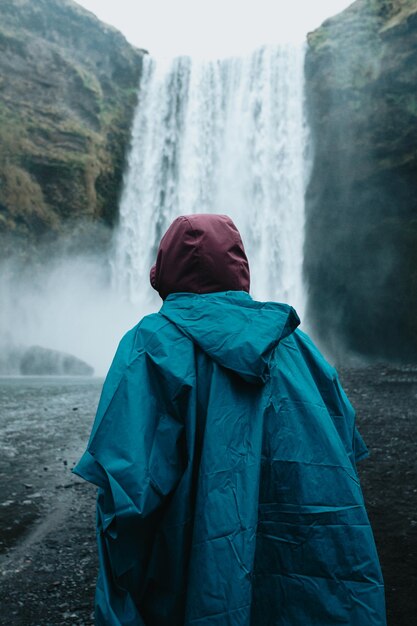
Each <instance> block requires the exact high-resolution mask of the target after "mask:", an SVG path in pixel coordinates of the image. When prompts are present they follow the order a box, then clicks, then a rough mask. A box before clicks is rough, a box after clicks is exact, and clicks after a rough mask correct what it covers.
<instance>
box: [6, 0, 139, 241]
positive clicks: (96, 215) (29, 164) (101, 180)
mask: <svg viewBox="0 0 417 626" xmlns="http://www.w3.org/2000/svg"><path fill="white" fill-rule="evenodd" d="M143 53H144V51H142V50H137V49H135V48H133V47H132V46H131V45H130V44H128V42H127V41H126V40H125V39H124V37H123V36H122V35H121V34H120V33H119V32H118V31H116V30H115V29H113V28H112V27H110V26H107V25H105V24H102V23H101V22H100V21H99V20H98V19H97V18H96V17H95V16H94V15H93V14H92V13H89V12H88V11H86V10H85V9H83V8H81V7H80V6H79V5H77V4H76V3H75V2H73V1H72V0H2V1H1V3H0V232H3V233H8V234H10V233H15V234H17V235H19V236H21V237H23V238H24V239H26V238H29V239H33V238H36V237H37V236H39V235H42V234H43V233H45V232H49V233H50V232H51V231H53V232H60V231H62V230H65V227H66V225H71V224H72V223H75V222H76V221H77V220H80V219H85V220H87V221H97V220H98V221H102V222H104V223H106V224H109V225H112V224H113V222H114V220H115V217H116V216H117V202H118V195H119V192H120V187H121V180H122V174H123V164H124V157H125V152H126V147H127V145H128V142H129V133H130V125H131V120H132V115H133V112H134V108H135V105H136V100H137V86H138V83H139V78H140V71H141V64H142V57H143Z"/></svg>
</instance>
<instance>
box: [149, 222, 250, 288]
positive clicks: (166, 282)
mask: <svg viewBox="0 0 417 626" xmlns="http://www.w3.org/2000/svg"><path fill="white" fill-rule="evenodd" d="M150 280H151V285H152V287H153V288H154V289H156V290H157V291H158V293H159V295H160V296H161V298H162V299H163V300H165V298H166V297H167V295H168V294H170V293H177V292H179V291H188V292H192V293H211V292H214V291H228V290H233V291H247V292H249V285H250V274H249V264H248V259H247V258H246V254H245V249H244V247H243V243H242V239H241V237H240V234H239V231H238V229H237V228H236V226H235V225H234V223H233V221H232V220H231V219H230V217H228V216H227V215H216V214H213V213H197V214H193V215H181V216H180V217H177V218H176V219H175V220H174V221H173V222H172V224H171V226H170V227H169V228H168V230H167V231H166V233H165V235H164V236H163V237H162V239H161V242H160V244H159V248H158V254H157V257H156V263H155V265H153V266H152V268H151V272H150Z"/></svg>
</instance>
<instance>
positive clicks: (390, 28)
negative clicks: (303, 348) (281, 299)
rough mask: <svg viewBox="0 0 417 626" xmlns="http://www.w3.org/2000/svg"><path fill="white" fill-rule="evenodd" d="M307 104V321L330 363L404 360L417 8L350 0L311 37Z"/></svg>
mask: <svg viewBox="0 0 417 626" xmlns="http://www.w3.org/2000/svg"><path fill="white" fill-rule="evenodd" d="M306 100H307V106H308V116H309V122H310V127H311V133H312V143H313V146H314V160H313V169H312V176H311V181H310V184H309V187H308V190H307V194H306V216H307V224H306V244H305V266H304V270H305V276H306V279H307V283H308V285H309V313H310V319H311V322H312V325H313V326H314V327H315V328H316V329H317V334H318V336H319V338H320V339H321V342H322V344H324V345H325V346H327V347H328V348H329V349H330V350H331V351H333V353H334V354H336V356H337V353H338V350H340V346H341V339H342V340H343V341H342V344H343V342H344V346H343V345H342V348H343V349H346V348H348V349H350V350H352V351H353V352H354V353H358V354H362V355H366V356H368V357H369V356H370V357H373V358H376V359H386V358H389V359H394V360H415V359H416V358H417V1H416V0H413V1H410V0H408V1H407V0H395V1H388V0H387V1H385V0H357V2H355V3H354V4H352V5H351V6H350V7H349V8H348V9H347V10H345V11H344V12H343V13H341V14H340V15H338V16H336V17H334V18H332V19H330V20H327V21H326V22H325V23H324V24H323V25H322V26H321V27H320V28H319V29H318V30H316V31H314V32H313V33H310V34H309V36H308V51H307V55H306ZM342 351H343V350H342Z"/></svg>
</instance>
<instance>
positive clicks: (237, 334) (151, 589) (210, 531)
mask: <svg viewBox="0 0 417 626" xmlns="http://www.w3.org/2000/svg"><path fill="white" fill-rule="evenodd" d="M298 323H299V320H298V317H297V314H296V313H295V311H294V310H293V309H292V308H291V307H290V306H288V305H284V304H277V303H272V302H257V301H255V300H253V299H252V297H251V296H250V295H249V294H248V293H247V292H245V291H222V292H217V293H206V294H194V293H185V292H183V293H172V294H171V295H168V296H167V297H166V299H165V301H164V304H163V306H162V308H161V309H160V311H159V312H158V313H155V314H152V315H148V316H146V317H144V318H143V319H142V321H141V322H140V323H139V324H138V325H137V326H135V327H134V328H133V329H132V330H131V331H129V332H128V333H127V334H126V335H125V336H124V338H123V339H122V341H121V343H120V345H119V348H118V350H117V353H116V356H115V358H114V361H113V363H112V366H111V368H110V371H109V373H108V376H107V378H106V381H105V384H104V387H103V392H102V396H101V400H100V404H99V407H98V411H97V416H96V418H95V422H94V426H93V429H92V433H91V436H90V440H89V442H88V447H87V450H86V452H85V453H84V455H83V456H82V458H81V460H80V461H79V463H78V464H77V466H76V467H75V468H74V470H73V471H74V472H75V473H76V474H78V475H79V476H81V477H82V478H84V479H85V480H88V481H90V482H92V483H94V484H95V485H97V486H98V487H99V489H98V496H97V540H98V552H99V576H98V580H97V587H96V624H98V625H104V624H105V625H112V626H116V625H117V626H119V625H120V626H121V625H123V626H143V625H146V626H191V625H193V626H249V625H250V626H313V625H314V626H336V625H346V626H347V625H349V626H384V625H385V623H386V622H385V609H384V590H383V581H382V576H381V570H380V566H379V562H378V556H377V553H376V549H375V544H374V539H373V535H372V531H371V528H370V525H369V521H368V517H367V514H366V510H365V506H364V501H363V497H362V492H361V487H360V484H359V480H358V475H357V472H356V465H355V463H356V461H357V460H358V459H360V458H361V457H363V456H365V455H366V448H365V446H364V444H363V442H362V440H361V438H360V436H359V434H358V432H357V430H356V429H355V415H354V411H353V409H352V407H351V405H350V403H349V401H348V399H347V398H346V395H345V394H344V392H343V390H342V388H341V386H340V383H339V380H338V377H337V374H336V372H335V370H334V369H333V368H332V367H331V366H330V365H329V364H328V363H327V362H326V361H325V360H324V359H323V357H322V356H321V355H320V353H319V352H318V350H317V349H316V348H315V346H314V345H313V343H312V342H311V340H310V339H309V338H308V337H307V336H306V335H305V334H304V333H303V332H301V331H300V330H298V329H297V326H298Z"/></svg>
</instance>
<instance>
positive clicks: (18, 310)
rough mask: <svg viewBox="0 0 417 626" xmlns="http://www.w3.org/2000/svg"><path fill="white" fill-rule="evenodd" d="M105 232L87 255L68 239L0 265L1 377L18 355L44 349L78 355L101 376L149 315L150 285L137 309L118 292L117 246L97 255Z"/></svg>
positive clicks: (19, 254) (94, 232) (93, 231)
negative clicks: (115, 276) (115, 277)
mask: <svg viewBox="0 0 417 626" xmlns="http://www.w3.org/2000/svg"><path fill="white" fill-rule="evenodd" d="M99 230H100V227H98V226H94V227H91V233H90V234H89V235H86V236H84V240H83V246H84V249H85V251H84V252H81V251H79V250H77V251H74V250H71V247H73V242H71V236H68V235H67V236H61V237H60V238H58V239H57V241H56V242H54V244H53V246H51V244H50V243H45V244H40V246H38V248H37V250H36V252H32V253H31V254H30V255H29V256H28V255H25V254H23V253H22V251H20V252H16V253H15V254H11V255H10V256H9V258H7V259H3V260H2V261H1V262H0V302H1V308H0V328H1V331H0V350H1V352H2V355H3V357H2V359H1V363H0V369H2V370H3V373H8V371H9V372H11V373H16V365H15V364H13V363H9V367H8V369H7V368H6V365H5V363H7V362H9V361H10V358H11V356H12V354H13V353H14V352H15V351H16V350H21V349H24V348H29V347H31V346H40V347H43V348H49V349H53V350H59V351H62V352H64V353H68V354H72V355H74V356H76V357H78V358H80V359H82V360H83V361H85V362H86V363H88V364H89V365H91V366H92V367H93V368H94V373H95V375H97V376H103V375H104V374H105V373H106V372H107V370H108V368H109V365H110V363H111V360H112V357H113V354H114V351H115V349H116V348H117V345H118V342H119V341H120V339H121V337H122V336H123V334H124V333H125V332H126V331H127V330H129V328H131V327H132V326H134V325H135V324H136V323H137V322H138V321H139V319H140V318H141V317H142V316H143V315H145V314H146V313H147V312H149V309H150V307H151V306H152V305H151V304H150V302H152V294H151V293H150V292H151V291H152V289H151V287H150V285H144V286H143V291H144V294H145V293H146V292H148V298H146V297H145V298H143V301H142V299H139V301H138V302H137V303H136V304H135V305H133V304H131V303H130V301H129V300H127V299H126V298H125V297H124V296H123V294H121V293H120V292H118V291H117V289H116V288H115V287H113V281H112V266H111V254H112V253H111V250H112V248H111V244H109V245H107V246H106V247H105V248H104V249H103V247H102V246H99V247H98V249H96V250H94V241H95V240H97V235H98V231H99ZM88 242H89V244H88ZM12 247H13V246H12ZM16 248H18V246H16ZM89 248H90V250H89ZM155 300H156V298H155V297H153V303H154V305H155V304H156V302H155ZM2 364H3V367H1V365H2Z"/></svg>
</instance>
